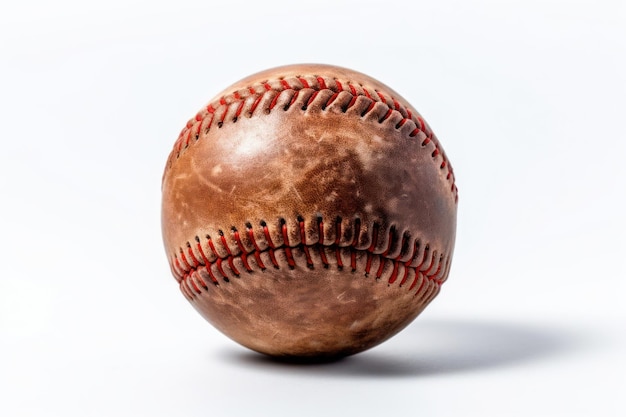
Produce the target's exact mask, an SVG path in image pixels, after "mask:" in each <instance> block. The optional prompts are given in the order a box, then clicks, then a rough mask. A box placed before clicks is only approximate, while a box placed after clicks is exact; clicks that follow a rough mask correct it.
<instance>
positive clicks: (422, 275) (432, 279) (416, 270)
mask: <svg viewBox="0 0 626 417" xmlns="http://www.w3.org/2000/svg"><path fill="white" fill-rule="evenodd" d="M297 220H298V228H297V231H298V232H299V237H300V243H297V244H290V240H289V233H288V229H287V222H286V221H285V220H284V219H281V220H280V222H279V234H280V236H281V237H282V239H283V242H282V243H280V244H278V245H277V244H276V243H275V242H274V240H273V239H272V237H271V233H270V231H269V228H268V226H267V223H266V222H265V221H261V222H260V226H261V229H262V236H263V237H264V238H265V243H266V245H267V247H266V248H264V249H262V248H261V246H260V245H259V243H258V242H257V239H256V237H255V235H254V231H253V228H252V225H251V224H250V223H249V222H247V223H246V229H247V236H248V238H249V240H250V243H251V246H252V249H251V250H247V249H246V248H245V245H244V244H243V242H242V241H241V235H240V234H239V231H238V230H237V228H235V227H232V228H231V232H232V235H231V236H232V239H233V240H234V241H235V245H236V246H237V248H238V249H239V251H240V252H239V253H233V251H232V250H231V249H230V246H229V245H228V242H227V240H226V236H225V234H224V233H223V231H222V230H219V231H218V235H219V238H218V239H217V240H216V241H215V242H216V243H219V244H220V248H221V249H222V250H223V252H224V253H225V255H220V252H219V251H218V250H217V248H216V246H215V243H214V240H213V239H212V238H211V237H210V236H209V235H206V236H205V238H206V243H205V247H206V248H207V249H209V250H210V251H211V252H212V253H210V254H208V255H207V253H205V250H204V249H203V245H202V243H201V239H200V238H199V237H198V236H196V237H195V241H196V249H197V253H194V251H193V246H192V245H191V243H189V242H187V244H186V249H187V251H186V254H185V250H183V248H179V250H178V253H176V254H174V256H173V259H172V261H171V265H172V271H173V272H174V276H175V277H176V279H177V281H178V282H179V284H180V288H181V291H182V292H183V294H184V295H185V296H186V297H187V298H188V299H190V300H192V299H193V298H195V297H197V295H198V294H201V293H202V291H203V290H204V291H208V290H209V285H208V284H213V285H214V286H219V285H220V280H219V279H218V277H217V276H218V275H221V276H220V278H221V279H222V280H223V281H224V282H226V283H228V282H230V280H229V274H228V273H227V272H226V270H224V267H223V264H224V262H226V263H227V265H228V268H229V269H230V270H231V271H232V275H234V277H235V278H240V276H241V273H242V271H240V270H239V269H237V267H236V266H235V259H239V260H241V263H242V264H243V266H244V269H245V272H247V273H253V272H255V271H259V270H260V271H265V270H266V269H267V267H266V265H265V264H264V262H263V261H262V259H261V255H262V254H267V255H268V257H269V258H270V260H271V263H272V266H273V267H274V268H275V269H281V264H280V263H279V262H278V259H277V257H276V251H283V252H284V254H285V259H286V265H283V267H288V268H289V269H294V268H295V267H296V261H295V259H294V256H293V250H295V249H300V250H302V252H303V253H304V254H305V259H306V264H307V265H306V266H307V267H308V268H309V269H315V267H316V266H315V263H314V262H313V259H312V256H311V252H316V253H317V255H318V256H319V259H320V261H321V263H322V267H323V268H325V269H328V268H329V267H330V265H331V264H330V262H329V261H328V258H327V254H326V252H328V253H329V254H330V253H332V252H335V255H336V257H337V259H336V260H337V269H338V270H343V267H344V265H343V262H342V260H341V252H342V250H348V251H349V252H350V255H349V256H350V266H351V270H352V272H353V273H354V272H356V270H357V265H356V256H357V254H358V253H364V254H365V256H366V260H365V268H364V271H363V272H364V275H365V276H366V277H368V276H370V274H371V273H372V270H371V267H372V264H373V262H374V260H377V261H378V262H379V265H378V268H377V270H376V272H375V279H376V280H377V281H378V280H380V279H381V278H382V276H383V275H384V270H385V267H387V266H388V265H392V271H391V274H390V275H389V278H388V279H387V282H388V285H392V284H394V283H395V282H396V281H397V280H398V278H399V276H398V271H399V268H400V267H401V266H402V267H403V269H404V273H403V274H402V278H401V279H400V283H399V286H400V287H402V286H404V285H405V284H407V283H408V282H407V281H409V275H410V272H411V271H412V272H413V274H412V275H414V276H413V279H412V280H411V282H410V285H409V287H408V291H412V290H414V289H415V288H416V287H417V290H416V291H415V294H414V296H416V297H417V295H418V294H421V295H422V296H425V294H424V293H423V292H422V290H424V286H425V285H428V286H429V287H428V289H429V290H430V291H435V290H434V289H433V288H431V287H432V286H434V287H436V288H437V291H438V288H439V287H440V286H441V285H442V284H443V282H444V281H445V279H446V277H447V275H448V272H449V267H450V258H449V257H446V256H444V255H443V254H440V255H438V254H437V252H436V251H432V252H431V250H430V245H428V244H426V245H425V246H424V248H423V251H422V254H421V256H420V259H419V262H417V261H416V259H417V257H418V254H419V253H420V251H421V250H422V248H421V245H422V243H421V242H420V241H419V240H417V239H416V240H414V242H413V245H412V248H411V255H410V257H409V258H408V259H407V260H406V261H402V258H403V257H406V256H407V255H408V253H409V235H408V234H407V232H405V233H403V234H402V237H401V239H399V238H398V237H397V236H396V228H395V227H394V226H392V227H390V229H389V234H388V240H387V245H386V247H385V249H384V251H383V252H382V253H374V252H375V250H376V246H377V243H378V238H379V234H380V233H379V232H380V231H379V229H380V226H379V225H378V224H377V223H373V225H372V227H371V229H369V230H371V241H370V244H369V246H368V247H367V248H366V249H358V248H357V244H358V242H359V236H360V227H361V222H360V219H358V218H357V219H355V220H354V222H353V225H354V229H353V230H354V237H353V238H352V239H351V242H350V243H349V245H347V246H340V244H339V243H340V240H341V236H342V235H341V232H342V228H341V218H339V217H338V218H337V225H336V233H337V235H336V236H335V239H334V240H333V241H332V242H331V243H328V244H325V243H324V236H325V234H324V231H325V229H324V223H323V219H322V218H321V217H317V219H316V220H317V223H318V227H317V230H318V233H319V238H318V239H317V241H314V242H311V243H307V238H306V227H305V222H304V219H303V218H302V217H301V216H298V218H297ZM398 240H400V242H399V246H397V247H398V248H399V253H398V255H397V256H395V257H391V256H389V252H390V251H391V249H392V247H393V246H394V244H396V243H398ZM396 250H397V249H396ZM250 256H252V257H253V258H254V260H255V262H256V265H257V266H258V267H257V268H255V267H254V266H253V265H251V264H250V263H249V261H248V258H249V257H250ZM210 258H213V259H212V260H211V259H210ZM416 262H417V263H416ZM427 263H428V264H427ZM414 264H415V265H414ZM426 265H427V266H426ZM435 265H436V266H437V267H436V269H435ZM433 269H434V272H432V271H433ZM216 272H217V273H216ZM207 277H208V278H207ZM209 280H210V281H209ZM418 284H419V286H418Z"/></svg>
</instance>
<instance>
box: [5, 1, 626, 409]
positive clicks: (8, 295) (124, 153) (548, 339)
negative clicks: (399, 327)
mask: <svg viewBox="0 0 626 417" xmlns="http://www.w3.org/2000/svg"><path fill="white" fill-rule="evenodd" d="M87 3H89V2H84V1H69V0H59V1H55V2H44V1H21V2H17V1H15V2H11V1H6V2H3V3H2V5H1V6H0V140H1V147H0V174H1V176H0V196H1V197H0V199H1V201H2V202H1V205H0V227H1V229H0V237H1V241H0V242H1V243H2V247H1V248H0V257H1V262H0V415H2V416H142V415H146V416H147V415H149V416H173V415H177V416H178V415H181V416H208V415H214V416H215V415H217V416H256V415H259V416H309V415H310V416H320V415H358V416H369V415H375V416H381V415H420V416H438V415H440V416H453V415H463V416H501V415H507V416H525V417H528V416H560V415H563V416H573V415H581V416H582V415H584V416H586V415H591V414H593V415H599V416H623V415H626V400H625V399H624V392H626V336H625V334H624V333H625V332H624V331H625V329H626V326H625V325H626V309H625V307H624V303H625V301H626V300H625V299H624V298H625V294H626V291H625V290H626V284H625V280H626V277H625V273H626V267H625V266H624V258H625V256H626V244H625V238H624V232H625V231H626V221H625V220H624V210H626V204H625V200H626V199H625V195H626V192H625V187H624V180H626V168H625V167H624V166H625V165H624V157H625V156H626V145H625V143H626V128H625V126H626V123H625V118H626V75H625V74H626V46H625V44H626V29H625V28H626V6H625V5H624V4H625V3H624V2H623V1H618V0H616V1H608V0H607V1H575V0H573V1H556V0H554V1H534V0H523V1H522V0H520V1H509V2H503V1H495V0H494V1H473V2H468V1H450V0H447V1H429V2H425V1H423V2H420V1H416V2H408V1H407V2H401V1H380V0H377V1H366V0H361V1H358V2H357V1H354V2H334V1H330V0H318V1H315V2H287V1H282V2H278V1H276V2H262V1H257V2H250V3H248V2H242V1H219V2H215V4H211V2H209V1H202V2H201V1H198V2H193V1H176V2H171V4H170V5H164V4H161V3H160V2H158V1H140V0H131V1H106V2H98V3H96V4H89V5H88V4H87ZM174 4H176V6H174ZM298 62H322V63H331V64H336V65H341V66H346V67H350V68H353V69H356V70H359V71H362V72H365V73H367V74H369V75H371V76H373V77H375V78H378V79H380V80H381V81H383V82H384V83H386V84H388V85H390V86H391V87H392V88H394V89H395V90H398V91H399V92H400V93H401V94H402V95H403V96H404V97H405V98H407V99H408V100H409V101H410V102H411V103H412V104H413V105H414V106H415V107H416V108H418V109H419V110H420V112H421V113H422V114H423V115H424V117H425V118H426V119H427V120H428V122H429V123H430V124H431V126H432V127H433V129H434V130H435V132H436V133H437V135H438V136H439V138H440V139H441V141H442V144H443V146H444V148H445V150H446V152H447V153H448V156H449V157H450V160H451V161H452V165H453V166H454V168H455V172H456V174H457V178H458V180H457V184H458V186H459V190H460V200H459V219H458V233H457V235H458V238H457V246H456V252H455V261H454V263H453V268H452V273H451V276H450V279H449V280H448V282H447V283H446V285H445V286H444V288H443V291H442V292H441V294H440V295H439V297H438V298H437V299H436V300H435V301H434V302H433V303H432V304H431V305H430V306H429V308H428V309H427V310H426V311H425V312H424V314H423V315H422V316H420V317H419V318H418V319H417V320H416V321H415V322H414V323H413V324H412V325H411V326H410V327H409V328H407V329H406V330H405V331H403V332H402V333H401V334H399V335H398V336H396V337H395V338H393V339H392V340H390V341H388V342H386V343H384V344H383V345H381V346H379V347H376V348H374V349H372V350H370V351H368V352H365V353H362V354H360V355H357V356H354V357H350V358H347V359H346V360H344V361H340V362H337V363H333V364H323V365H308V366H305V365H286V364H280V363H274V362H272V361H269V360H267V359H266V358H264V357H261V356H260V355H257V354H254V353H252V352H249V351H247V350H245V349H244V348H241V347H239V346H238V345H236V344H235V343H234V342H231V341H230V340H228V339H226V338H225V337H224V336H222V335H221V334H220V333H218V332H217V331H216V330H214V329H213V328H212V327H211V326H210V325H209V324H208V323H206V322H205V321H204V320H203V319H202V318H201V317H200V316H199V315H198V314H197V313H196V312H195V311H194V310H193V308H192V307H191V306H190V305H189V304H188V303H187V301H186V300H185V299H184V298H183V296H182V295H181V294H180V293H179V290H178V288H177V285H176V282H175V281H174V279H173V278H172V277H171V275H170V271H169V267H168V264H167V260H166V256H165V253H164V250H163V247H162V242H161V231H160V180H161V175H162V170H163V167H164V165H165V160H166V158H167V155H168V153H169V151H170V149H171V147H172V145H173V143H174V140H175V139H176V137H177V135H178V133H179V131H180V129H181V128H182V127H183V126H184V124H185V123H186V121H187V120H188V119H189V118H190V117H192V116H194V115H195V114H196V111H197V110H199V109H200V108H201V107H202V106H203V105H204V104H206V102H207V101H208V100H209V99H210V98H211V97H212V96H213V95H214V94H216V93H217V92H219V91H220V90H222V89H223V88H224V87H226V86H228V85H229V84H231V83H232V82H234V81H236V80H238V79H239V78H242V77H243V76H246V75H248V74H250V73H252V72H256V71H259V70H262V69H265V68H268V67H273V66H277V65H283V64H289V63H298Z"/></svg>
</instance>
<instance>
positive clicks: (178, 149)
mask: <svg viewBox="0 0 626 417" xmlns="http://www.w3.org/2000/svg"><path fill="white" fill-rule="evenodd" d="M314 78H315V80H316V81H317V85H311V84H310V83H309V82H308V81H307V80H306V79H305V78H304V77H302V76H298V77H296V79H297V80H298V81H299V83H300V84H301V85H298V84H296V83H294V84H290V82H289V81H287V80H286V79H279V80H277V81H278V83H279V86H277V87H272V85H271V84H270V82H269V80H266V81H264V82H262V83H260V86H261V87H262V91H260V92H259V91H257V89H256V88H255V87H254V86H250V87H247V89H244V90H239V91H236V92H233V93H232V94H231V95H226V96H222V97H220V98H219V99H218V100H217V101H216V102H214V103H210V104H208V105H207V106H206V108H205V110H206V111H205V112H200V113H198V114H196V115H195V116H194V117H193V118H192V119H190V120H189V121H188V122H187V124H186V126H185V128H183V130H182V131H181V132H180V134H179V136H178V139H177V140H176V142H175V143H174V148H173V151H172V155H171V156H170V161H169V164H170V165H171V163H172V159H173V158H174V157H175V158H178V157H179V156H180V154H181V153H182V152H184V150H185V149H186V148H188V147H189V146H190V141H191V137H192V134H193V135H195V139H196V140H198V139H199V137H200V134H201V126H202V125H203V124H204V125H205V127H204V132H205V133H207V132H208V131H209V130H210V129H211V127H212V125H213V122H214V119H215V113H216V111H217V107H224V109H223V113H222V114H221V117H220V118H219V120H218V128H220V127H221V126H222V125H223V124H224V122H225V119H226V116H227V115H228V110H229V107H230V105H232V104H233V103H237V109H236V110H235V115H234V116H233V118H232V122H233V123H235V122H237V121H238V120H239V118H240V117H241V114H242V113H243V112H244V109H245V108H246V104H247V103H249V102H248V101H247V99H248V98H249V97H254V100H253V101H252V103H251V104H249V109H248V111H247V112H246V114H247V115H248V116H249V117H251V116H252V115H253V114H254V112H255V110H256V109H257V107H258V106H259V104H260V103H261V100H262V99H263V97H264V95H265V93H267V92H269V91H275V92H276V95H275V96H274V97H273V98H272V100H271V102H270V103H269V105H268V110H267V112H269V111H271V110H273V109H274V107H275V106H276V103H277V101H278V97H279V96H280V93H281V92H283V91H287V90H293V91H294V95H293V96H292V98H291V100H290V102H289V104H286V105H285V106H284V109H285V110H287V109H289V108H290V107H291V106H292V105H293V104H294V103H295V102H296V100H297V98H298V94H299V91H300V90H301V89H303V88H306V89H313V90H314V91H313V94H312V95H311V96H310V98H309V100H308V101H307V103H306V104H305V105H304V106H302V109H303V110H304V111H306V110H307V109H308V107H309V106H310V105H311V104H312V103H313V101H315V99H316V98H317V97H318V95H319V93H320V92H321V91H322V90H330V91H332V92H333V94H332V95H331V96H330V97H329V99H328V100H327V102H326V104H325V105H324V106H323V107H322V109H325V108H326V107H328V106H330V105H331V104H332V103H334V102H335V100H336V99H337V96H338V93H340V92H342V91H346V92H349V94H351V96H352V98H351V99H350V101H349V103H348V104H347V105H346V106H345V107H342V111H344V112H346V111H347V110H348V109H349V108H351V107H352V106H354V104H355V103H356V100H357V98H358V97H359V96H363V97H365V98H367V99H369V100H370V101H371V102H370V104H369V106H368V108H367V109H366V110H365V111H364V112H363V113H362V116H365V115H366V114H367V113H369V112H370V111H371V110H372V109H373V108H374V106H375V105H376V103H382V104H384V105H386V106H387V107H388V110H387V112H385V114H384V116H383V117H382V118H380V119H379V122H381V123H382V122H384V121H386V120H388V119H390V117H391V115H392V114H393V111H397V112H399V113H400V114H401V115H402V119H401V120H400V121H399V122H397V124H396V129H399V128H401V127H402V126H404V125H405V124H406V123H407V122H408V121H412V122H413V123H414V124H415V128H413V129H412V130H411V132H410V133H409V137H415V136H417V135H418V134H419V133H420V132H424V133H425V135H426V139H424V140H423V141H422V143H421V145H422V146H426V145H428V144H429V143H430V142H433V143H434V148H435V149H434V150H433V152H432V154H431V156H432V158H433V159H437V158H438V157H439V156H441V158H442V160H441V162H438V164H439V167H440V169H446V170H447V171H448V172H447V174H446V180H447V181H449V182H450V183H451V184H450V191H451V192H452V193H453V195H454V199H455V202H456V201H458V188H457V187H456V184H455V176H454V171H453V169H452V167H451V166H450V163H449V161H448V159H447V157H446V155H445V153H444V152H443V150H442V149H441V145H440V144H439V142H438V141H437V140H436V139H435V137H434V136H433V134H432V132H431V131H430V129H429V128H428V126H427V125H426V122H425V121H424V119H423V118H422V117H421V116H419V115H418V116H415V115H413V114H412V112H411V110H410V109H409V108H408V107H407V106H405V105H403V104H401V103H400V102H398V100H397V99H395V98H394V97H392V96H390V95H387V94H385V93H383V92H381V91H378V90H374V91H375V93H376V94H375V96H372V94H371V93H370V91H369V89H368V88H366V87H363V86H360V91H359V90H357V89H356V88H355V86H354V85H352V84H351V83H350V82H346V85H347V89H345V88H344V85H343V84H342V83H341V81H339V80H338V79H334V85H330V86H327V84H326V81H325V80H324V78H322V77H319V76H315V77H314ZM255 96H256V97H255ZM405 114H406V116H405ZM205 119H208V121H207V122H206V123H205ZM192 132H193V133H192Z"/></svg>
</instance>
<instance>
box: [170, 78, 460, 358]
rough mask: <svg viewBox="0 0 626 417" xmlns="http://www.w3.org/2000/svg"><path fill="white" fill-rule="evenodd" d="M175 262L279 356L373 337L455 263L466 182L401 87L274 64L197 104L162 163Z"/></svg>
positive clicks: (240, 329) (396, 322) (250, 338)
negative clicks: (460, 182) (460, 193)
mask: <svg viewBox="0 0 626 417" xmlns="http://www.w3.org/2000/svg"><path fill="white" fill-rule="evenodd" d="M162 191H163V201H162V229H163V239H164V243H165V249H166V252H167V256H168V259H169V263H170V266H171V270H172V273H173V275H174V277H175V278H176V280H177V281H178V283H179V286H180V290H181V291H182V293H183V295H184V296H185V297H186V298H187V299H188V300H189V302H190V303H191V304H192V305H193V306H194V307H195V308H196V309H197V310H198V312H200V314H202V316H204V317H205V318H206V319H207V320H208V321H209V322H210V323H212V324H213V325H214V326H215V327H216V328H217V329H219V330H220V331H221V332H223V333H224V334H226V335H227V336H229V337H230V338H232V339H233V340H235V341H237V342H239V343H240V344H242V345H244V346H247V347H248V348H250V349H253V350H256V351H258V352H262V353H265V354H268V355H272V356H283V357H314V358H329V357H340V356H345V355H351V354H354V353H358V352H361V351H363V350H365V349H368V348H370V347H372V346H375V345H377V344H379V343H381V342H383V341H384V340H386V339H388V338H389V337H391V336H393V335H394V334H396V333H397V332H399V331H400V330H402V329H403V328H404V327H405V326H407V325H408V324H409V323H410V322H411V321H412V320H413V319H414V318H415V317H417V315H418V314H419V313H420V312H421V311H422V310H423V309H424V308H425V307H426V306H427V305H428V304H429V303H430V302H431V301H432V300H433V299H434V298H435V296H436V295H437V294H438V293H439V291H440V289H441V286H442V284H443V283H444V282H445V281H446V279H447V277H448V273H449V271H450V264H451V261H452V254H453V249H454V240H455V231H456V210H457V188H456V185H455V179H454V174H453V171H452V167H451V166H450V163H449V161H448V158H447V157H446V155H445V153H444V151H443V148H442V147H441V144H440V142H439V140H438V139H437V138H436V136H435V135H434V134H433V132H432V130H431V129H430V127H429V126H428V124H427V123H426V122H425V121H424V119H423V118H422V117H421V116H420V115H419V113H418V112H417V111H416V110H415V109H414V108H413V107H411V106H410V105H409V104H408V102H407V101H406V100H405V99H404V98H402V97H401V96H400V95H399V94H398V93H396V92H395V91H393V90H392V89H390V88H389V87H387V86H386V85H384V84H382V83H380V82H379V81H376V80H375V79H373V78H371V77H368V76H366V75H364V74H361V73H358V72H355V71H352V70H349V69H345V68H339V67H334V66H328V65H292V66H285V67H279V68H274V69H270V70H267V71H263V72H260V73H258V74H255V75H252V76H250V77H247V78H245V79H243V80H241V81H239V82H237V83H235V84H234V85H232V86H230V87H228V88H227V89H226V90H224V91H223V92H222V93H220V94H218V95H217V96H216V97H215V98H214V99H213V100H211V101H210V104H208V105H207V106H206V107H204V108H202V109H201V110H200V111H199V112H198V114H197V115H196V116H195V117H193V118H192V119H191V120H190V121H189V122H188V123H187V125H186V126H185V128H184V129H183V131H182V132H181V134H180V136H179V137H178V140H177V141H176V143H175V145H174V149H173V150H172V152H171V154H170V156H169V158H168V161H167V165H166V168H165V173H164V175H163V183H162Z"/></svg>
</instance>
